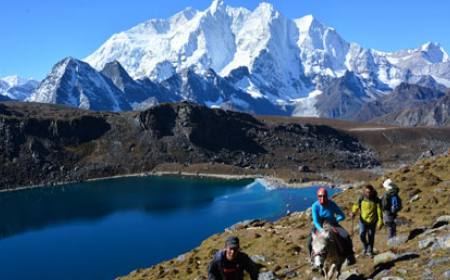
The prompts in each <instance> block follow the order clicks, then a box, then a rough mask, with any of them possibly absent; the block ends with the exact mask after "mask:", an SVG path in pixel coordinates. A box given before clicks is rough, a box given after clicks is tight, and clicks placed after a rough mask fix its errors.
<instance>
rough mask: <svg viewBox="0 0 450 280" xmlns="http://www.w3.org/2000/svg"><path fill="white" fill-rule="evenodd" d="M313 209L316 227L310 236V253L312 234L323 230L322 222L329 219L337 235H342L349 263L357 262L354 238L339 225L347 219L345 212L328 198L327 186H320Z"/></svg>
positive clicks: (344, 250)
mask: <svg viewBox="0 0 450 280" xmlns="http://www.w3.org/2000/svg"><path fill="white" fill-rule="evenodd" d="M311 210H312V219H313V224H314V228H313V230H312V231H311V234H310V236H309V237H308V249H309V254H310V255H311V252H312V247H311V244H312V243H311V242H312V234H314V232H315V231H319V232H320V231H322V230H323V228H322V224H323V223H324V222H325V221H327V222H328V223H329V224H330V225H332V226H333V227H334V228H335V229H336V231H337V235H338V236H339V237H340V241H341V243H342V244H343V247H344V248H342V249H343V252H342V253H343V254H344V255H345V256H346V258H347V263H348V265H352V264H355V263H356V260H355V253H354V252H353V244H352V239H351V237H350V235H349V234H348V232H347V231H346V230H345V229H344V228H343V227H341V225H339V222H340V221H343V220H344V219H345V214H344V212H342V210H341V209H340V208H339V206H337V205H336V203H334V202H333V201H332V200H330V199H328V192H327V190H326V189H325V188H320V189H319V190H318V191H317V201H316V202H314V204H313V205H312V209H311Z"/></svg>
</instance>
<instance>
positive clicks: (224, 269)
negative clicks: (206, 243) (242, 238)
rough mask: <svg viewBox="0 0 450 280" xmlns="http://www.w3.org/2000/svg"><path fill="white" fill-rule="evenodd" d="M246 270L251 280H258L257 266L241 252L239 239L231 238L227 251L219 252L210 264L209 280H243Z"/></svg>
mask: <svg viewBox="0 0 450 280" xmlns="http://www.w3.org/2000/svg"><path fill="white" fill-rule="evenodd" d="M244 270H245V271H247V272H248V273H249V274H250V279H252V280H257V279H258V267H257V265H256V264H255V263H254V262H253V261H252V260H251V259H250V257H249V256H248V255H247V254H245V253H243V252H241V251H240V246H239V238H237V237H236V236H230V237H228V238H227V240H226V241H225V249H224V250H220V251H219V252H217V253H216V254H215V255H214V258H213V260H212V261H211V263H210V264H209V267H208V280H242V279H244Z"/></svg>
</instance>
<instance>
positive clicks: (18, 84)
mask: <svg viewBox="0 0 450 280" xmlns="http://www.w3.org/2000/svg"><path fill="white" fill-rule="evenodd" d="M38 85H39V82H38V81H36V80H34V79H25V78H21V77H19V76H9V77H5V78H0V99H4V97H7V98H8V99H14V100H25V99H26V98H28V97H29V96H30V94H31V93H32V92H33V91H34V90H36V88H37V87H38Z"/></svg>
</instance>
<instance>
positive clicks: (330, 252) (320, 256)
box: [312, 223, 346, 279]
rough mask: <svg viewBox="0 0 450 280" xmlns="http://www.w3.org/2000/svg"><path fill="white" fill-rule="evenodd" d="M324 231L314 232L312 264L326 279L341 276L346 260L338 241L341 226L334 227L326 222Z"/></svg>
mask: <svg viewBox="0 0 450 280" xmlns="http://www.w3.org/2000/svg"><path fill="white" fill-rule="evenodd" d="M323 229H324V230H323V231H322V232H316V233H313V234H312V265H313V268H314V269H316V270H319V271H320V272H321V273H322V276H324V277H325V279H333V275H336V278H335V279H338V278H339V275H340V274H341V268H342V265H343V264H344V261H345V260H346V257H345V256H344V254H342V247H341V246H342V245H340V244H339V243H338V242H339V241H338V239H339V238H340V237H338V236H337V235H338V234H339V233H337V231H339V230H340V228H333V226H331V225H330V224H329V223H324V225H323Z"/></svg>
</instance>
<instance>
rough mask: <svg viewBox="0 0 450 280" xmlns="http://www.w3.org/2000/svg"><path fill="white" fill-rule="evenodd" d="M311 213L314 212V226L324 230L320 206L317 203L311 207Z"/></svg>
mask: <svg viewBox="0 0 450 280" xmlns="http://www.w3.org/2000/svg"><path fill="white" fill-rule="evenodd" d="M311 214H312V220H313V224H314V227H315V228H316V229H317V230H318V231H322V230H323V229H322V225H321V224H320V221H319V206H317V204H313V206H312V208H311Z"/></svg>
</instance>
